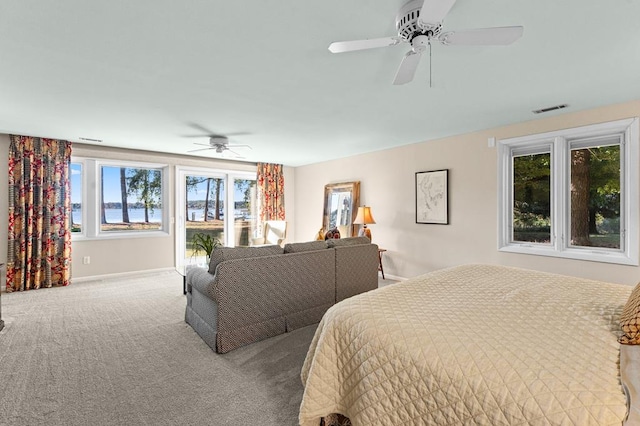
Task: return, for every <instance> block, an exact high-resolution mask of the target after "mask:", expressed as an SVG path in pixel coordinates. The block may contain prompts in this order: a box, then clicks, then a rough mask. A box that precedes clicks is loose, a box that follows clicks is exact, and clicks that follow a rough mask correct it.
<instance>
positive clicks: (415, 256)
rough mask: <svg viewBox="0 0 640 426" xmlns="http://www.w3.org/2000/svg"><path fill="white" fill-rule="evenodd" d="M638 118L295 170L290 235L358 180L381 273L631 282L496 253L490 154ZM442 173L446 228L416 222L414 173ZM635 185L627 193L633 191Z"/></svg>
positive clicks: (537, 126)
mask: <svg viewBox="0 0 640 426" xmlns="http://www.w3.org/2000/svg"><path fill="white" fill-rule="evenodd" d="M634 116H640V101H634V102H629V103H625V104H619V105H612V106H608V107H604V108H598V109H594V110H589V111H583V112H576V113H570V114H563V115H559V116H555V117H551V118H545V119H539V120H535V121H530V122H526V123H520V124H516V125H512V126H506V127H500V128H496V129H489V130H486V131H480V132H475V133H470V134H464V135H458V136H454V137H450V138H445V139H440V140H434V141H428V142H423V143H419V144H413V145H407V146H403V147H399V148H394V149H389V150H384V151H379V152H374V153H368V154H363V155H358V156H354V157H349V158H344V159H339V160H335V161H328V162H324V163H319V164H313V165H309V166H303V167H298V168H296V170H295V181H296V191H295V208H296V218H297V220H296V236H297V239H298V240H299V241H303V240H309V239H312V238H313V237H314V235H315V233H316V232H317V230H318V229H319V228H320V226H321V224H322V209H323V192H324V185H325V184H328V183H336V182H344V181H352V180H359V181H360V182H361V203H360V204H361V205H364V204H367V205H370V206H371V208H372V212H373V215H374V217H375V219H376V222H377V223H376V224H375V225H370V228H371V231H372V235H373V241H374V242H375V243H377V244H378V245H380V246H381V247H383V248H386V249H387V250H388V251H387V253H385V256H384V267H385V272H386V273H387V274H389V275H395V276H398V277H412V276H415V275H419V274H422V273H425V272H428V271H433V270H436V269H440V268H445V267H448V266H453V265H458V264H463V263H471V262H482V263H492V264H502V265H509V266H517V267H524V268H531V269H538V270H542V271H549V272H555V273H562V274H567V275H575V276H580V277H588V278H593V279H599V280H605V281H612V282H619V283H625V284H635V283H636V282H638V281H639V280H640V268H638V267H633V266H619V265H612V264H605V263H596V262H586V261H577V260H565V259H558V258H550V257H542V256H533V255H522V254H513V253H502V252H498V249H497V212H498V207H497V148H489V147H488V143H487V139H488V138H489V137H495V138H497V139H503V138H510V137H516V136H522V135H528V134H533V133H541V132H547V131H553V130H558V129H563V128H569V127H576V126H583V125H587V124H594V123H600V122H604V121H611V120H617V119H622V118H628V117H634ZM439 169H449V223H450V224H449V225H423V224H416V223H415V184H414V180H415V172H418V171H426V170H439ZM639 186H640V185H638V183H637V184H636V185H635V186H634V187H633V188H632V190H633V191H636V192H637V191H638V188H639Z"/></svg>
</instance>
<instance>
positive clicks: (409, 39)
mask: <svg viewBox="0 0 640 426" xmlns="http://www.w3.org/2000/svg"><path fill="white" fill-rule="evenodd" d="M455 2H456V0H410V1H409V2H408V3H406V4H405V5H404V6H402V7H401V8H400V11H399V12H398V15H397V16H396V29H397V30H398V35H397V36H392V37H382V38H374V39H367V40H353V41H338V42H335V43H331V45H330V46H329V51H330V52H332V53H343V52H351V51H354V50H364V49H373V48H377V47H387V46H395V45H396V44H400V43H403V42H404V43H409V44H410V45H411V50H410V51H409V52H407V54H406V55H405V56H404V59H402V62H401V63H400V68H398V71H397V72H396V76H395V78H394V80H393V84H396V85H399V84H405V83H408V82H410V81H411V80H413V76H414V75H415V73H416V69H417V68H418V64H419V63H420V57H421V56H422V53H424V51H425V50H426V49H427V47H429V48H431V42H439V43H441V44H443V45H445V46H449V45H466V46H474V45H475V46H480V45H507V44H511V43H513V42H515V41H516V40H518V39H519V38H520V37H522V33H523V31H524V28H523V27H521V26H512V27H495V28H478V29H473V30H463V31H448V32H443V31H442V24H443V20H444V18H445V17H446V16H447V14H448V13H449V11H450V10H451V8H452V7H453V5H454V4H455ZM429 52H431V50H429Z"/></svg>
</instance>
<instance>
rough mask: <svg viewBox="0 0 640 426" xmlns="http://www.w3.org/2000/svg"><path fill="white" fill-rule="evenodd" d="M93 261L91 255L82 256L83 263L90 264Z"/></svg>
mask: <svg viewBox="0 0 640 426" xmlns="http://www.w3.org/2000/svg"><path fill="white" fill-rule="evenodd" d="M90 263H91V256H85V257H83V258H82V264H83V265H89V264H90Z"/></svg>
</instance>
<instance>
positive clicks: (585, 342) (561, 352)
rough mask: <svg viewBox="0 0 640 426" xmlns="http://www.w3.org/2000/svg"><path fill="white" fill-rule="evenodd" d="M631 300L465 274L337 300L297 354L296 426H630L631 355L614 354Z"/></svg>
mask: <svg viewBox="0 0 640 426" xmlns="http://www.w3.org/2000/svg"><path fill="white" fill-rule="evenodd" d="M631 291H632V287H630V286H624V285H618V284H611V283H604V282H597V281H590V280H585V279H579V278H572V277H566V276H560V275H554V274H548V273H543V272H537V271H530V270H524V269H517V268H507V267H501V266H491V265H465V266H459V267H455V268H450V269H445V270H441V271H436V272H433V273H430V274H426V275H423V276H420V277H417V278H414V279H411V280H408V281H404V282H402V283H398V284H393V285H390V286H387V287H384V288H381V289H378V290H376V291H372V292H368V293H365V294H361V295H358V296H355V297H352V298H350V299H347V300H345V301H343V302H341V303H339V304H337V305H335V306H333V307H332V308H331V309H329V310H328V311H327V313H326V314H325V315H324V317H323V319H322V321H321V322H320V324H319V326H318V329H317V331H316V333H315V336H314V338H313V341H312V343H311V346H310V348H309V352H308V354H307V358H306V359H305V363H304V366H303V369H302V375H301V377H302V381H303V384H304V395H303V399H302V404H301V407H300V418H299V420H300V424H301V425H302V426H311V425H313V426H317V425H319V424H320V421H321V418H323V417H325V416H328V415H330V414H332V413H339V414H341V415H344V416H346V417H347V418H348V419H350V421H351V422H352V424H353V425H354V426H359V425H367V426H368V425H385V426H386V425H400V424H402V425H405V424H428V425H432V424H433V425H449V424H450V425H458V424H478V425H518V424H522V425H525V424H526V425H529V424H532V425H536V424H540V425H542V424H558V425H560V424H574V425H590V424H592V425H609V424H611V425H620V424H622V423H623V422H625V424H627V425H632V424H637V423H635V421H638V422H640V409H639V408H638V404H637V391H638V389H640V388H638V383H637V381H639V380H640V368H639V364H640V356H638V349H640V346H628V345H620V343H618V337H619V336H620V335H621V333H622V331H621V329H620V324H619V319H620V315H621V312H622V310H623V306H624V305H625V303H626V302H627V300H628V299H629V295H630V294H631ZM621 347H622V349H623V356H622V358H623V365H622V366H621V365H620V360H621ZM627 349H629V351H627V352H625V351H626V350H627ZM621 371H622V373H623V374H622V376H621ZM625 375H627V376H629V375H630V376H632V377H631V379H633V380H631V379H629V377H625ZM633 376H635V378H634V377H633ZM634 398H635V399H634ZM628 400H631V402H629V401H628ZM630 407H632V410H631V414H629V408H630ZM627 416H629V419H627V420H625V419H626V418H627Z"/></svg>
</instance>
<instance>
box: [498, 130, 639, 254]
mask: <svg viewBox="0 0 640 426" xmlns="http://www.w3.org/2000/svg"><path fill="white" fill-rule="evenodd" d="M498 152H499V154H498V155H499V167H500V171H499V172H500V173H499V177H500V178H499V179H500V182H499V183H500V188H501V190H500V194H499V197H498V198H499V204H500V205H499V213H500V214H499V220H500V223H499V235H498V240H499V249H500V250H501V251H509V252H516V253H528V254H538V255H544V256H556V257H567V258H574V259H582V260H592V261H600V262H610V263H621V264H628V265H637V264H638V185H637V182H638V172H637V164H638V119H628V120H620V121H615V122H610V123H603V124H597V125H593V126H586V127H580V128H574V129H567V130H562V131H558V132H551V133H545V134H539V135H532V136H525V137H519V138H513V139H505V140H501V141H500V143H499V151H498ZM632 165H633V166H632ZM632 182H633V185H632V184H631V183H632Z"/></svg>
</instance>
